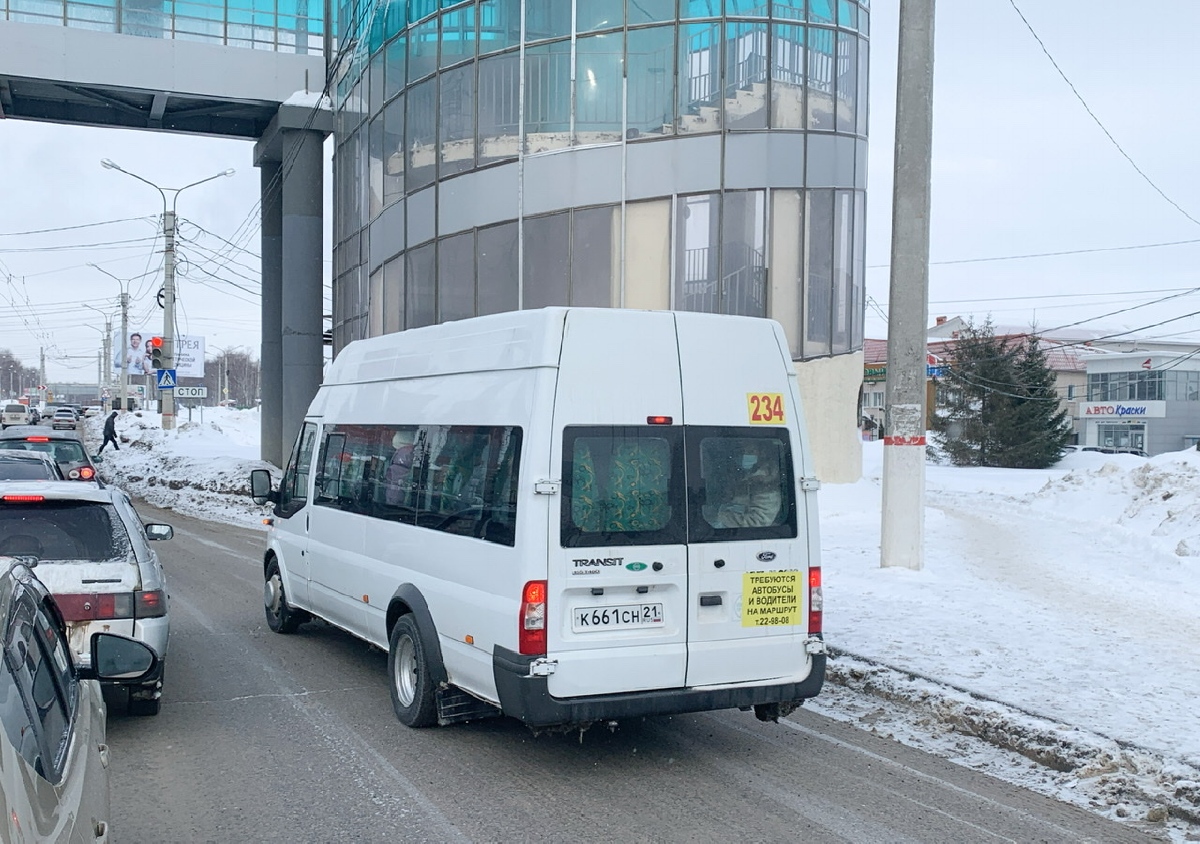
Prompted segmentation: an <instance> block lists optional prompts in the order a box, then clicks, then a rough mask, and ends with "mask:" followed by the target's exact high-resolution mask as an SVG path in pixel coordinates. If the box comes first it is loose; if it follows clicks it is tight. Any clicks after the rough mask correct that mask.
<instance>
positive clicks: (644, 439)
mask: <svg viewBox="0 0 1200 844" xmlns="http://www.w3.org/2000/svg"><path fill="white" fill-rule="evenodd" d="M682 446H683V437H682V430H681V429H680V428H669V427H657V426H653V427H652V426H645V427H634V426H628V427H569V428H566V429H565V430H564V431H563V475H562V477H563V499H562V512H561V521H560V537H561V541H562V545H563V547H565V548H582V547H595V546H599V545H668V544H682V543H683V542H684V539H685V536H686V531H685V528H686V525H685V515H684V483H683V448H682Z"/></svg>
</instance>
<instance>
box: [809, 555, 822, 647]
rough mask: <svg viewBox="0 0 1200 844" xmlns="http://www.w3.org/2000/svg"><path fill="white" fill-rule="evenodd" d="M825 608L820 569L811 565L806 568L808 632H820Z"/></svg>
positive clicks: (812, 633)
mask: <svg viewBox="0 0 1200 844" xmlns="http://www.w3.org/2000/svg"><path fill="white" fill-rule="evenodd" d="M824 610H825V593H824V592H823V591H821V569H820V567H819V566H813V567H812V568H810V569H809V570H808V632H809V634H810V635H816V634H819V633H820V632H821V621H822V615H823V613H824Z"/></svg>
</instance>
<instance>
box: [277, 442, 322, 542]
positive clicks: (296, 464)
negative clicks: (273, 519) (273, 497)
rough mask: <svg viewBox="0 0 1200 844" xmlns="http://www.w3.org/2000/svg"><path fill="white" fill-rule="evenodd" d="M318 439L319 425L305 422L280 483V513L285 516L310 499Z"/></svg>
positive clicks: (295, 511)
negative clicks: (309, 480)
mask: <svg viewBox="0 0 1200 844" xmlns="http://www.w3.org/2000/svg"><path fill="white" fill-rule="evenodd" d="M316 441H317V426H316V425H315V424H314V423H312V422H305V423H304V427H303V428H301V429H300V433H299V434H297V435H296V447H295V448H294V449H293V450H292V459H291V460H289V461H288V467H287V471H286V472H284V475H283V482H282V483H281V484H280V485H279V510H278V515H280V516H282V517H283V518H285V519H286V518H288V517H289V516H292V515H295V514H296V513H297V512H298V511H299V510H300V509H302V508H303V507H304V505H305V503H307V501H308V470H309V466H311V465H312V456H313V446H314V445H315V444H316Z"/></svg>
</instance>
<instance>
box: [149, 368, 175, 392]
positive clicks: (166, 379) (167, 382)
mask: <svg viewBox="0 0 1200 844" xmlns="http://www.w3.org/2000/svg"><path fill="white" fill-rule="evenodd" d="M154 371H155V373H157V375H158V389H160V390H174V389H175V370H174V369H156V370H154Z"/></svg>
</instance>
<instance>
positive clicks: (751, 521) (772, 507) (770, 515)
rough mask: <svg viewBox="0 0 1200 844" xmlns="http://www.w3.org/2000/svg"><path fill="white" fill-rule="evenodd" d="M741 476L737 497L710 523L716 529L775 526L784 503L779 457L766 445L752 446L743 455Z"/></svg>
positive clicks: (735, 495) (731, 499) (738, 482)
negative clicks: (780, 486)
mask: <svg viewBox="0 0 1200 844" xmlns="http://www.w3.org/2000/svg"><path fill="white" fill-rule="evenodd" d="M739 475H740V476H739V478H738V479H737V480H736V482H735V491H734V494H733V496H732V497H731V498H730V499H729V501H727V502H725V503H724V504H722V505H721V506H720V507H718V508H717V511H716V514H715V516H714V517H713V518H709V522H710V523H711V524H712V526H713V527H715V528H736V527H765V526H767V525H773V524H775V521H776V519H778V518H779V509H780V507H781V506H782V504H783V493H782V490H781V489H780V488H779V484H780V475H779V455H778V454H776V453H774V452H773V450H772V449H771V447H770V446H769V445H767V444H765V443H750V444H749V445H748V446H747V448H746V450H745V453H744V454H743V455H742V466H741V471H740V473H739Z"/></svg>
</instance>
